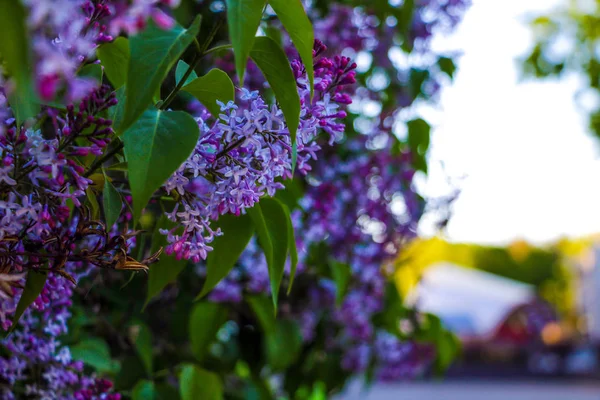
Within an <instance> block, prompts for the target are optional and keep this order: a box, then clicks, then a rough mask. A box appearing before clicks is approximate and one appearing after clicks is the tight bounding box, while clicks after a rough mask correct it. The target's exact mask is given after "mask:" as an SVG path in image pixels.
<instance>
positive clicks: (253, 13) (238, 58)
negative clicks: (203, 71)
mask: <svg viewBox="0 0 600 400" xmlns="http://www.w3.org/2000/svg"><path fill="white" fill-rule="evenodd" d="M265 3H266V0H227V24H228V25H229V39H230V40H231V44H232V45H233V53H234V55H235V70H236V71H237V76H238V78H239V80H240V86H243V85H244V74H245V72H246V63H247V62H248V56H249V55H250V50H252V45H253V44H254V39H255V37H256V31H257V30H258V26H259V25H260V20H261V18H262V14H263V9H264V8H265Z"/></svg>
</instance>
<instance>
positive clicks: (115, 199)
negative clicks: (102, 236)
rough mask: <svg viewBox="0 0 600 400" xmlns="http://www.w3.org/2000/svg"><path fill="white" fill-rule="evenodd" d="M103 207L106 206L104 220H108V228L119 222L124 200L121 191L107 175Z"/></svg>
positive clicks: (105, 177)
mask: <svg viewBox="0 0 600 400" xmlns="http://www.w3.org/2000/svg"><path fill="white" fill-rule="evenodd" d="M103 197H104V198H103V202H102V203H103V206H104V218H105V220H106V226H107V228H109V229H110V228H112V226H113V225H114V224H115V223H116V222H117V219H119V216H120V215H121V209H122V208H123V200H122V199H121V195H120V194H119V191H118V190H117V189H116V188H115V187H114V185H113V184H112V183H111V182H110V180H109V179H108V177H107V176H106V174H105V175H104V193H103Z"/></svg>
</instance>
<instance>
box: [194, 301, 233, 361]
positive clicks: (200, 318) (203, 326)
mask: <svg viewBox="0 0 600 400" xmlns="http://www.w3.org/2000/svg"><path fill="white" fill-rule="evenodd" d="M225 321H227V308H226V307H225V306H223V305H222V304H217V303H210V302H201V303H198V304H196V305H195V306H194V309H193V310H192V312H191V313H190V324H189V329H190V342H191V344H192V352H193V353H194V356H196V358H197V359H198V361H202V360H203V359H204V356H205V355H206V352H207V351H208V348H209V346H210V344H211V343H212V341H213V340H214V338H215V336H216V335H217V332H218V331H219V329H221V326H222V325H223V324H224V323H225Z"/></svg>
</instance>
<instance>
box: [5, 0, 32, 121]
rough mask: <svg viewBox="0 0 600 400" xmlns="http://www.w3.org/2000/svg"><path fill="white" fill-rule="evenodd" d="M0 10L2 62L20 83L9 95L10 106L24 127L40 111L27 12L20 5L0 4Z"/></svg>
mask: <svg viewBox="0 0 600 400" xmlns="http://www.w3.org/2000/svg"><path fill="white" fill-rule="evenodd" d="M0 10H2V11H1V12H0V59H2V60H3V62H4V64H5V65H6V71H7V72H8V73H9V75H11V76H12V77H13V78H14V79H15V82H16V89H15V90H14V91H13V92H12V93H9V96H8V102H9V104H10V105H11V108H12V110H13V112H14V114H15V117H16V119H17V125H19V126H20V125H21V124H22V123H23V122H24V121H25V120H26V119H29V118H31V117H34V116H35V115H36V114H37V112H38V110H39V105H38V103H39V102H38V101H37V94H36V92H35V90H34V85H33V78H32V77H33V68H32V65H31V60H30V54H29V49H30V48H31V46H30V44H29V42H28V39H27V38H28V34H27V26H26V15H25V8H24V7H23V5H22V4H21V2H20V1H15V0H0Z"/></svg>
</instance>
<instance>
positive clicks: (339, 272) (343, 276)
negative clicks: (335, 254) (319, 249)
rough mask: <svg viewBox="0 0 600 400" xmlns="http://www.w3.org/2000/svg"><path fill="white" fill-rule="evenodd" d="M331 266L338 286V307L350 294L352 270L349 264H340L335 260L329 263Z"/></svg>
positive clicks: (336, 295)
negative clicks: (348, 293)
mask: <svg viewBox="0 0 600 400" xmlns="http://www.w3.org/2000/svg"><path fill="white" fill-rule="evenodd" d="M329 265H330V266H331V274H332V275H333V279H334V281H335V286H336V292H335V302H336V304H337V306H340V305H341V304H342V301H343V300H344V297H345V296H346V293H347V292H348V285H349V284H350V277H351V276H352V268H350V266H349V265H348V264H344V263H340V262H337V261H335V260H333V259H332V260H330V261H329Z"/></svg>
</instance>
